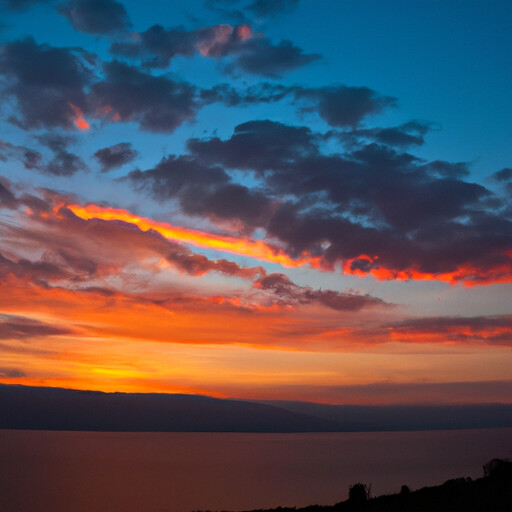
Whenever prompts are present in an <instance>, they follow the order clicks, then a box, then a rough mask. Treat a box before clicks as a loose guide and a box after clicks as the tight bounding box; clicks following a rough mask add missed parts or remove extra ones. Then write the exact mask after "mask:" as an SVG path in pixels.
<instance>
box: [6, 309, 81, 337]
mask: <svg viewBox="0 0 512 512" xmlns="http://www.w3.org/2000/svg"><path fill="white" fill-rule="evenodd" d="M71 333H72V331H70V330H69V329H65V328H62V327H57V326H54V325H50V324H48V323H44V322H40V321H38V320H32V319H31V318H26V317H23V316H14V315H0V339H4V340H5V339H16V340H30V339H31V338H41V337H45V336H58V335H64V334H71Z"/></svg>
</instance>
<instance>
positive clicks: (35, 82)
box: [0, 38, 92, 129]
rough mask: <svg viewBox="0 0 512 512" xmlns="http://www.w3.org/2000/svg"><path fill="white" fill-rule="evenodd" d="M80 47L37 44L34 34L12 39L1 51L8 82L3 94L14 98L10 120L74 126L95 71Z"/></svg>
mask: <svg viewBox="0 0 512 512" xmlns="http://www.w3.org/2000/svg"><path fill="white" fill-rule="evenodd" d="M86 57H87V56H86V55H85V54H84V53H83V52H81V51H80V50H75V49H68V48H53V47H51V46H48V45H45V44H41V45H39V44H37V43H36V42H35V41H34V40H33V39H32V38H27V39H25V40H22V41H16V42H11V43H8V44H6V45H4V46H3V47H2V51H1V52H0V73H1V74H2V75H4V77H5V82H4V86H3V88H2V89H1V92H0V98H2V100H3V101H4V102H7V99H8V98H11V97H12V98H14V99H15V100H16V101H17V104H18V110H17V115H13V116H12V117H11V119H10V120H11V121H12V122H14V123H16V124H18V125H19V126H21V127H23V128H25V129H31V128H56V127H61V128H68V129H69V128H72V127H73V126H74V119H75V117H76V109H77V108H78V109H80V110H82V111H84V110H86V109H87V98H86V94H85V92H84V87H85V86H86V85H88V84H89V83H90V81H91V80H92V72H91V71H90V69H89V65H88V63H87V61H86Z"/></svg>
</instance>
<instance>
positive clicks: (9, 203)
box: [0, 177, 18, 209]
mask: <svg viewBox="0 0 512 512" xmlns="http://www.w3.org/2000/svg"><path fill="white" fill-rule="evenodd" d="M17 206H18V200H17V199H16V197H15V196H14V194H13V193H12V192H11V189H10V187H9V183H8V181H7V180H4V179H2V178H1V177H0V208H9V209H14V208H16V207H17Z"/></svg>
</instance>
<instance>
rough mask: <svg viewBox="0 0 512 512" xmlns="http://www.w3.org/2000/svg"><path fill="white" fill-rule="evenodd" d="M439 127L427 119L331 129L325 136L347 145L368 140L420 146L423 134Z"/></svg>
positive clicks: (386, 143)
mask: <svg viewBox="0 0 512 512" xmlns="http://www.w3.org/2000/svg"><path fill="white" fill-rule="evenodd" d="M434 128H436V129H439V127H438V126H437V125H435V124H434V123H430V122H427V121H421V120H416V121H410V122H408V123H404V124H402V125H400V126H392V127H387V128H366V129H364V128H359V129H353V130H345V131H336V130H332V131H330V132H328V133H327V134H326V136H327V137H336V138H337V139H339V140H340V141H341V142H343V143H344V144H345V145H347V146H349V147H351V146H352V147H355V146H358V145H361V144H365V143H367V142H368V141H372V142H377V143H379V144H385V145H386V146H392V147H397V148H407V147H410V146H421V145H423V144H424V143H425V138H424V136H425V135H426V134H427V133H428V132H429V131H430V130H432V129H434Z"/></svg>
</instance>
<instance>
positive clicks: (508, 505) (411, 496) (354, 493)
mask: <svg viewBox="0 0 512 512" xmlns="http://www.w3.org/2000/svg"><path fill="white" fill-rule="evenodd" d="M510 511H512V462H511V461H508V460H501V459H494V460H492V461H490V462H489V463H488V464H486V465H485V466H484V476H483V477H482V478H478V479H476V480H472V479H471V478H455V479H452V480H448V481H446V482H445V483H444V484H442V485H438V486H433V487H423V488H421V489H418V490H416V491H411V490H410V489H409V488H408V487H407V486H406V485H404V486H402V489H401V491H400V493H397V494H390V495H384V496H377V497H375V498H372V497H371V496H369V487H368V486H366V485H365V484H362V483H356V484H354V485H353V486H351V487H350V489H349V498H348V499H347V500H346V501H342V502H340V503H336V504H335V505H332V506H321V505H310V506H308V507H303V508H296V507H292V508H286V507H278V508H273V509H257V510H252V511H246V512H510ZM204 512H209V511H204Z"/></svg>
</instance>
